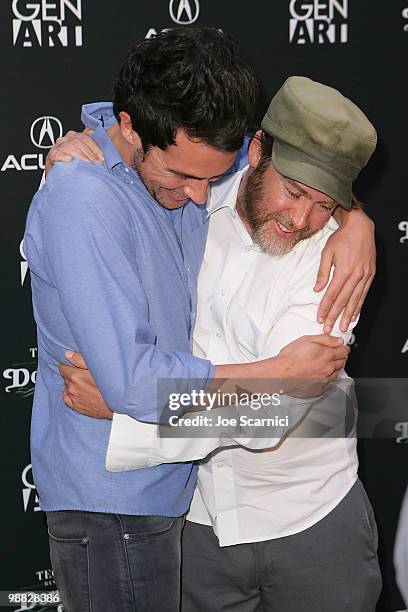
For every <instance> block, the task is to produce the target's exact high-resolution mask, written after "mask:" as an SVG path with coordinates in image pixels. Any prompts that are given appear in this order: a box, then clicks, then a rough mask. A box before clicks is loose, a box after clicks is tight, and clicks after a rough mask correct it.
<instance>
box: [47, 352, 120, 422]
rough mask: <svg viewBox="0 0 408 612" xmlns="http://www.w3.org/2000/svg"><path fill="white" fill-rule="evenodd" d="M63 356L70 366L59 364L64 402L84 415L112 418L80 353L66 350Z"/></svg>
mask: <svg viewBox="0 0 408 612" xmlns="http://www.w3.org/2000/svg"><path fill="white" fill-rule="evenodd" d="M65 357H66V358H67V361H69V362H70V363H72V366H67V365H64V364H62V363H61V364H60V366H59V371H60V373H61V376H62V378H63V379H64V385H65V386H64V391H63V393H62V398H63V400H64V403H65V404H66V405H67V406H69V407H70V408H72V409H73V410H76V411H77V412H80V413H81V414H85V415H86V416H90V417H94V418H96V419H112V418H113V412H112V411H111V410H110V409H109V408H108V406H107V405H106V404H105V402H104V399H103V397H102V395H101V393H100V391H99V389H98V387H97V386H96V384H95V381H94V379H93V378H92V376H91V374H90V372H89V370H88V368H87V365H86V363H85V360H84V358H83V357H82V355H81V353H73V352H72V351H67V352H66V353H65Z"/></svg>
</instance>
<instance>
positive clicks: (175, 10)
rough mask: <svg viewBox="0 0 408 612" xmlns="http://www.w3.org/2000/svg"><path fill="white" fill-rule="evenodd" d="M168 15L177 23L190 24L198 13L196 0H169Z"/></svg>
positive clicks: (196, 17) (198, 6)
mask: <svg viewBox="0 0 408 612" xmlns="http://www.w3.org/2000/svg"><path fill="white" fill-rule="evenodd" d="M169 12H170V17H171V18H172V20H173V21H174V22H175V23H178V24H179V25H191V24H192V23H194V22H195V21H197V19H198V16H199V14H200V5H199V3H198V0H170V4H169Z"/></svg>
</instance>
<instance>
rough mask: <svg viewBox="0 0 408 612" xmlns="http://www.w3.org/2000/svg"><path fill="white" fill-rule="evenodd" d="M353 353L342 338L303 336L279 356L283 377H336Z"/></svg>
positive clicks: (323, 335) (287, 346) (316, 378)
mask: <svg viewBox="0 0 408 612" xmlns="http://www.w3.org/2000/svg"><path fill="white" fill-rule="evenodd" d="M349 353H350V348H349V347H348V346H345V344H344V342H343V340H342V339H341V338H336V337H334V336H329V335H328V334H319V335H316V336H302V337H301V338H297V339H296V340H294V341H293V342H291V343H290V344H288V345H286V346H285V347H284V348H283V349H282V350H281V351H280V353H279V355H278V359H280V361H281V363H282V365H283V371H282V378H296V379H299V380H303V379H306V378H312V379H315V380H322V379H326V380H334V379H335V378H337V376H338V375H339V372H340V371H341V370H342V369H343V368H344V366H345V364H346V361H347V357H348V356H349ZM266 361H268V360H266ZM259 363H261V362H259Z"/></svg>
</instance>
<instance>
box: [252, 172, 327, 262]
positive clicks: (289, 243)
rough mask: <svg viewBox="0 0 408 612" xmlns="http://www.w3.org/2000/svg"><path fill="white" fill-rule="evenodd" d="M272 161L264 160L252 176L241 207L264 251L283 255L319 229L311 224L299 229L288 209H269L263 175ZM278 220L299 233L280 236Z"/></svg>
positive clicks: (254, 240)
mask: <svg viewBox="0 0 408 612" xmlns="http://www.w3.org/2000/svg"><path fill="white" fill-rule="evenodd" d="M269 164H270V160H267V161H266V162H261V163H260V164H258V166H257V167H256V168H255V169H254V170H253V172H252V173H251V174H250V176H249V177H248V179H247V183H246V185H245V189H244V193H243V197H242V202H241V210H242V212H243V214H244V216H245V219H246V221H247V223H248V225H249V227H250V229H251V234H252V240H253V242H254V243H255V244H257V245H258V246H259V247H260V248H261V250H262V251H263V252H264V253H266V254H268V255H274V256H278V257H282V256H283V255H286V254H287V253H289V252H290V251H291V250H292V249H293V248H294V246H296V244H297V243H298V242H300V241H301V240H306V239H307V238H310V237H311V236H313V234H315V233H316V231H317V230H311V229H310V228H309V227H304V228H302V229H300V230H298V229H297V228H296V227H294V226H293V224H292V221H291V219H290V217H289V215H288V214H287V213H284V212H270V211H268V210H265V197H264V192H263V178H264V174H265V171H266V169H267V167H268V165H269ZM266 204H267V203H266ZM275 223H281V224H282V225H284V227H285V229H288V230H289V231H294V232H296V234H294V235H293V236H290V237H289V236H288V237H287V238H284V237H283V236H279V235H278V234H277V233H276V231H275Z"/></svg>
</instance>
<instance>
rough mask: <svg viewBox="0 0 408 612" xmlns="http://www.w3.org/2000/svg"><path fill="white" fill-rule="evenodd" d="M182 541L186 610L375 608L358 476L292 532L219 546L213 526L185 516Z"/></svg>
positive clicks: (370, 526)
mask: <svg viewBox="0 0 408 612" xmlns="http://www.w3.org/2000/svg"><path fill="white" fill-rule="evenodd" d="M277 503H279V501H277ZM271 512H273V510H272V511H271ZM182 546H183V570H182V587H183V588H182V607H181V609H182V612H226V611H228V612H346V611H347V612H374V610H375V604H376V602H377V599H378V597H379V594H380V591H381V574H380V569H379V566H378V561H377V527H376V524H375V519H374V514H373V510H372V508H371V504H370V502H369V500H368V497H367V495H366V492H365V491H364V488H363V485H362V484H361V482H360V481H357V482H356V483H355V485H354V486H353V487H352V488H351V490H350V491H349V493H348V494H347V495H346V496H345V498H344V499H343V500H342V501H341V502H340V503H339V504H338V505H337V506H336V507H335V508H334V510H332V511H331V512H330V513H329V514H328V515H327V516H325V517H324V518H323V519H322V520H321V521H319V522H318V523H316V524H315V525H313V526H312V527H309V529H305V530H304V531H301V532H300V533H297V534H295V535H291V536H286V537H283V538H277V539H276V540H266V541H264V542H257V543H253V544H237V545H235V546H224V547H222V548H221V547H220V546H219V545H218V540H217V538H216V537H215V535H214V533H213V530H212V528H211V527H207V526H206V525H199V524H196V523H191V522H189V521H187V522H186V525H185V528H184V532H183V542H182Z"/></svg>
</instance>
